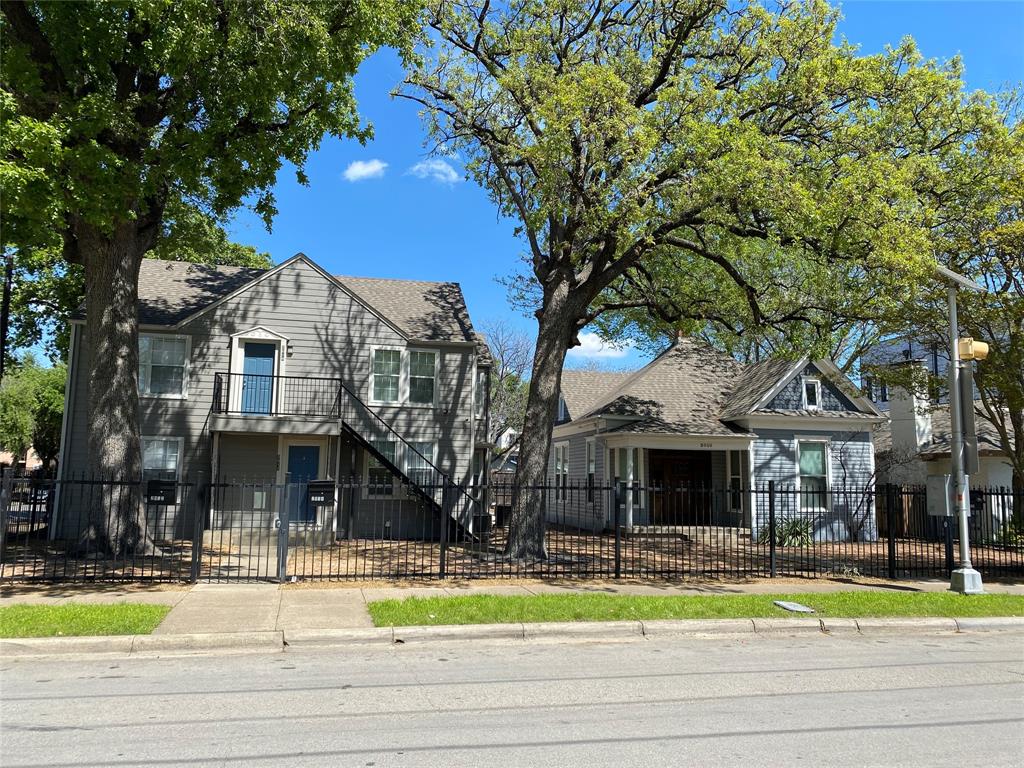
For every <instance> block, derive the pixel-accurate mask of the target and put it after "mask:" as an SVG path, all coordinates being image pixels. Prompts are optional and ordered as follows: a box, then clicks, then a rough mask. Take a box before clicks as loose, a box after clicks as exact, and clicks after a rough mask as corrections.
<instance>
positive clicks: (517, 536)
mask: <svg viewBox="0 0 1024 768" xmlns="http://www.w3.org/2000/svg"><path fill="white" fill-rule="evenodd" d="M432 11H433V13H432V18H431V20H430V26H431V28H432V31H433V38H434V40H435V42H436V45H435V47H434V49H433V51H432V52H431V54H430V55H427V56H425V57H424V58H423V59H422V60H421V61H420V62H419V64H418V66H416V67H415V69H414V70H413V71H412V72H411V74H410V75H409V76H408V77H407V80H406V83H405V85H404V87H403V91H402V93H403V95H404V96H406V97H407V98H410V99H413V100H415V101H417V102H419V103H420V104H421V105H422V106H423V112H424V116H425V119H426V121H427V125H428V128H429V131H430V133H431V136H432V139H433V140H434V141H435V142H436V144H437V145H438V146H439V148H440V149H441V151H444V152H449V153H457V154H459V155H461V156H463V157H464V158H465V159H466V161H467V166H466V167H467V169H468V171H469V173H470V174H471V175H472V177H473V178H474V179H475V180H476V181H477V182H478V183H479V184H480V185H481V186H482V187H483V188H484V189H486V190H487V191H488V193H489V194H490V195H491V197H492V199H493V200H494V202H495V203H496V205H497V206H498V207H499V209H500V210H501V212H502V213H504V214H506V215H508V216H510V217H513V218H515V219H516V220H517V221H518V224H519V233H520V234H521V236H522V239H523V242H524V245H525V248H526V254H525V257H524V264H525V268H524V269H523V272H522V275H521V278H522V281H521V283H520V291H519V296H518V298H519V299H520V300H522V301H526V302H527V303H528V304H529V305H530V306H532V307H533V309H534V310H535V312H536V317H537V322H538V327H537V343H536V352H535V356H534V361H533V367H532V376H531V378H530V392H529V398H528V403H527V410H526V419H525V428H524V432H523V437H522V444H521V450H520V460H519V464H518V471H517V480H518V485H519V488H520V493H519V498H518V502H517V504H516V506H515V508H514V509H513V513H512V518H511V531H510V537H509V544H508V554H509V555H510V556H512V557H543V556H544V544H543V541H544V523H543V521H544V494H543V492H542V491H541V490H540V488H541V486H542V484H543V481H544V479H545V476H546V473H547V470H548V451H549V441H550V434H551V427H552V424H553V420H554V416H555V408H556V403H557V398H558V392H559V388H560V378H561V371H562V366H563V363H564V360H565V354H566V351H567V350H568V349H569V348H571V347H572V346H573V345H575V344H577V343H578V341H577V339H578V334H579V332H580V331H581V329H583V328H584V327H586V326H587V325H589V324H592V323H594V322H595V321H599V320H600V318H602V316H604V315H605V314H606V313H609V312H621V311H627V310H629V309H631V308H642V309H644V310H645V311H649V310H653V311H655V312H657V313H659V314H660V316H662V317H663V319H664V320H665V321H666V322H676V321H680V320H686V319H689V320H693V321H697V322H700V321H702V320H704V319H706V318H711V317H716V316H718V317H721V316H722V315H723V313H729V314H731V313H736V314H738V315H740V316H743V317H747V318H749V322H750V323H752V324H753V325H758V326H766V325H772V324H777V325H780V326H781V325H782V324H784V323H785V322H786V321H788V320H793V319H798V318H799V317H800V313H801V311H803V308H802V307H801V306H799V302H792V301H790V297H789V296H788V290H787V288H793V289H796V290H798V291H799V295H800V296H809V297H810V301H811V302H812V304H816V303H818V302H820V301H821V300H822V296H823V295H827V294H823V293H822V291H825V292H827V290H828V288H829V286H830V276H835V277H840V276H841V277H842V278H843V279H850V280H858V279H861V278H865V277H866V276H868V275H871V276H873V279H875V278H877V281H878V282H877V284H879V285H884V283H885V280H886V277H885V276H886V275H891V274H894V273H896V272H898V271H913V270H915V269H921V268H922V266H923V263H924V261H925V260H926V258H927V256H928V246H929V238H928V236H927V224H928V222H929V219H930V218H931V217H932V216H933V214H934V203H933V202H931V201H927V200H925V199H923V197H922V196H921V195H920V194H918V190H917V186H916V182H917V181H918V180H919V179H920V178H922V177H929V176H934V175H936V174H941V173H943V168H942V165H941V159H940V158H939V157H938V156H937V154H941V152H939V150H940V149H941V148H942V147H945V146H961V145H962V144H964V143H965V142H970V140H971V136H972V131H973V126H975V125H976V124H977V123H978V121H979V120H984V119H986V116H987V114H988V113H987V104H986V103H984V102H983V100H975V99H970V98H966V97H965V96H964V95H963V93H962V89H961V84H960V81H959V79H958V77H957V73H956V72H955V70H953V69H951V68H949V67H944V66H940V65H937V64H935V63H932V62H925V61H922V60H921V58H920V56H919V55H918V54H917V52H916V50H915V48H914V46H913V44H912V43H911V42H909V41H907V42H904V43H902V44H901V45H900V46H898V47H897V48H895V49H892V50H890V51H887V52H886V53H884V54H880V55H875V56H861V55H858V53H857V51H856V49H855V48H854V47H853V46H850V45H847V44H836V43H834V42H833V41H834V40H835V38H836V35H835V24H836V20H837V14H836V12H835V11H834V10H832V9H831V8H830V7H829V6H828V5H827V4H825V3H824V2H818V1H816V0H808V1H806V2H788V1H787V2H776V3H767V4H765V5H762V4H759V3H757V2H753V1H752V0H747V1H744V2H726V1H725V0H640V1H639V2H614V1H613V0H550V1H545V0H511V1H510V2H504V3H500V4H492V3H489V2H470V1H468V0H466V1H464V2H462V1H455V2H437V3H435V4H434V5H433V7H432ZM951 117H952V118H954V119H951ZM949 125H952V126H954V127H953V129H952V130H950V131H948V132H947V131H946V130H945V128H946V126H949ZM666 274H668V275H671V276H673V277H681V278H682V282H683V283H685V284H686V289H685V290H684V291H680V290H679V285H680V281H679V280H673V281H671V282H668V283H666V281H665V280H664V277H665V275H666ZM805 288H806V289H807V290H805ZM812 308H813V307H812ZM722 319H727V318H722Z"/></svg>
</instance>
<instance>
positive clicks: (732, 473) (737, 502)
mask: <svg viewBox="0 0 1024 768" xmlns="http://www.w3.org/2000/svg"><path fill="white" fill-rule="evenodd" d="M726 457H727V459H728V464H729V509H730V510H731V511H733V512H742V511H743V451H727V452H726Z"/></svg>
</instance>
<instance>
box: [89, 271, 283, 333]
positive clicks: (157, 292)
mask: <svg viewBox="0 0 1024 768" xmlns="http://www.w3.org/2000/svg"><path fill="white" fill-rule="evenodd" d="M266 271H267V270H265V269H256V268H253V267H229V266H210V265H206V264H192V263H191V262H187V261H164V260H162V259H143V260H142V266H141V267H140V269H139V323H140V324H141V325H177V324H178V323H180V322H181V321H182V320H185V319H186V318H188V317H191V316H192V315H194V314H195V313H196V312H199V311H201V310H203V309H205V308H206V307H208V306H210V305H211V304H213V303H214V302H215V301H217V300H218V299H220V298H221V297H223V296H226V295H228V294H229V293H232V292H234V291H236V290H238V289H239V288H241V287H243V286H244V285H246V284H247V283H250V282H252V281H253V280H255V279H256V278H258V277H260V276H261V275H263V274H264V273H265V272H266ZM84 317H85V305H84V304H83V305H82V306H81V307H79V308H78V310H77V311H76V312H75V313H74V315H72V319H75V320H80V319H82V318H84Z"/></svg>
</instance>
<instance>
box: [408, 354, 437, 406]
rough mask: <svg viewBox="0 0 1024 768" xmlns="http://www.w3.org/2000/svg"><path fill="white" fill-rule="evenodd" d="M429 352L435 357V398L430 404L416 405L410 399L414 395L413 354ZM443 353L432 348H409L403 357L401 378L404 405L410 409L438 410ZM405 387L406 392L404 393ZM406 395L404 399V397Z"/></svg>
mask: <svg viewBox="0 0 1024 768" xmlns="http://www.w3.org/2000/svg"><path fill="white" fill-rule="evenodd" d="M413 352H428V353H430V354H431V355H433V356H434V397H433V399H432V400H431V401H430V402H429V403H414V402H413V401H412V400H411V399H410V395H411V393H412V386H411V384H412V353H413ZM440 384H441V351H440V350H439V349H431V348H430V347H408V348H406V350H405V354H403V355H402V375H401V376H400V377H399V383H398V394H399V396H400V397H401V398H402V403H403V404H404V405H408V406H409V407H410V408H436V407H437V398H438V390H439V389H440V388H441V387H440ZM403 386H404V392H403ZM403 395H404V397H403Z"/></svg>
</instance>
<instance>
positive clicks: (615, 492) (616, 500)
mask: <svg viewBox="0 0 1024 768" xmlns="http://www.w3.org/2000/svg"><path fill="white" fill-rule="evenodd" d="M623 487H624V485H623V484H622V483H615V485H614V486H613V487H612V510H613V511H612V523H613V524H614V525H615V578H616V579H621V578H622V526H621V525H620V521H619V509H621V507H622V503H623V500H624V499H623V494H622V489H623Z"/></svg>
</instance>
